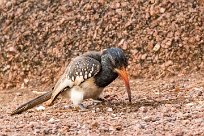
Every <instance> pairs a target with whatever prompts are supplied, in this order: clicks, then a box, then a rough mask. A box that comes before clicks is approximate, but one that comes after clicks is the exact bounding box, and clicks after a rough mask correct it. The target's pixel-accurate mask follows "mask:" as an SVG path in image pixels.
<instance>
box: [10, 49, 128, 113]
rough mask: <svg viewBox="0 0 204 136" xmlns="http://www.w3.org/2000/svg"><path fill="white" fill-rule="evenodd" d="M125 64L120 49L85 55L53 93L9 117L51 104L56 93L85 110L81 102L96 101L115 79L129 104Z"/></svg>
mask: <svg viewBox="0 0 204 136" xmlns="http://www.w3.org/2000/svg"><path fill="white" fill-rule="evenodd" d="M127 65H128V62H127V58H126V56H125V54H124V52H123V50H122V49H120V48H108V49H105V50H103V51H101V52H95V51H90V52H87V53H84V54H83V55H81V56H78V57H76V58H74V59H73V60H72V61H71V62H70V63H69V65H68V67H67V68H66V70H65V72H64V74H63V75H62V76H61V78H60V79H59V80H58V82H57V83H56V85H55V86H54V88H53V89H52V91H50V92H47V93H45V94H43V95H41V96H39V97H37V98H35V99H33V100H31V101H29V102H27V103H25V104H23V105H21V106H20V107H18V108H17V109H16V110H14V111H13V112H12V113H11V115H14V114H19V113H21V112H23V111H26V110H28V109H30V108H32V107H34V106H36V105H38V104H41V103H43V102H45V101H48V102H47V103H48V105H51V104H52V103H53V101H54V100H55V99H56V98H57V96H58V95H59V94H61V95H62V96H65V97H67V98H69V99H70V100H71V101H72V102H73V104H74V105H75V106H79V107H80V108H81V109H84V106H83V105H82V101H83V100H85V99H89V98H92V99H95V100H97V99H98V98H99V95H100V94H101V92H102V91H103V89H104V87H106V86H107V85H109V84H110V83H111V82H113V81H114V80H115V79H116V78H117V77H118V76H120V77H121V78H122V79H123V80H124V82H125V86H126V89H127V93H128V98H129V101H130V102H131V91H130V86H129V80H128V74H127V72H126V67H127Z"/></svg>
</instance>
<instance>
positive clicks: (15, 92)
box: [0, 73, 204, 136]
mask: <svg viewBox="0 0 204 136" xmlns="http://www.w3.org/2000/svg"><path fill="white" fill-rule="evenodd" d="M203 81H204V75H203V74H202V73H194V74H191V75H187V76H177V77H172V78H165V79H159V80H148V79H138V80H131V81H130V83H131V88H132V98H133V99H132V104H130V103H128V99H127V93H126V92H125V88H124V86H123V85H122V84H123V83H122V82H121V81H120V80H116V81H115V82H114V83H112V84H111V85H110V86H109V87H107V88H106V89H105V91H104V94H103V95H104V97H105V98H106V100H107V101H106V102H104V103H101V104H98V105H93V104H92V101H91V100H88V101H85V102H84V103H85V104H86V105H87V106H88V110H87V111H85V112H82V111H77V110H75V109H74V108H73V106H72V104H71V102H69V101H68V100H64V99H58V101H57V102H56V103H55V104H54V105H53V106H51V107H46V108H45V110H44V111H38V110H36V108H33V109H31V110H28V111H27V112H24V113H22V114H20V115H16V116H10V115H9V113H10V112H11V110H13V109H15V108H16V107H17V106H18V105H20V104H22V103H24V102H27V101H28V100H30V99H32V98H34V97H36V96H38V95H39V94H36V91H45V90H43V89H44V88H41V87H38V88H35V89H34V88H27V89H12V90H4V91H0V103H1V107H0V135H19V136H22V135H141V136H144V135H148V136H150V135H157V136H160V135H177V136H182V135H194V136H201V135H204V116H203V115H204V82H203Z"/></svg>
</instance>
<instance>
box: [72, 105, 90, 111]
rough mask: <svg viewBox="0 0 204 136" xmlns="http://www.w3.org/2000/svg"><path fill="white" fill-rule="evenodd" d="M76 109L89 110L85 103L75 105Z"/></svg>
mask: <svg viewBox="0 0 204 136" xmlns="http://www.w3.org/2000/svg"><path fill="white" fill-rule="evenodd" d="M74 109H75V110H77V111H87V107H85V106H84V105H83V104H78V105H77V106H75V107H74Z"/></svg>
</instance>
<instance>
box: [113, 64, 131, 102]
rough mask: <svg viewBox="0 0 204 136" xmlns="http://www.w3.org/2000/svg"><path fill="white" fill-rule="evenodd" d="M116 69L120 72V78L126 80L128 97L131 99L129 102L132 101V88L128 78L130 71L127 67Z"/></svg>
mask: <svg viewBox="0 0 204 136" xmlns="http://www.w3.org/2000/svg"><path fill="white" fill-rule="evenodd" d="M115 71H116V72H117V73H118V75H119V76H120V78H122V79H123V81H124V82H125V86H126V90H127V93H128V99H129V102H131V90H130V84H129V79H128V73H127V71H126V69H125V68H121V69H115Z"/></svg>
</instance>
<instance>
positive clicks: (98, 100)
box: [93, 97, 106, 105]
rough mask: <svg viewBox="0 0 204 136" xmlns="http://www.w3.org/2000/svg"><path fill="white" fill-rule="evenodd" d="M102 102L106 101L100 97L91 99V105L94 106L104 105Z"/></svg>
mask: <svg viewBox="0 0 204 136" xmlns="http://www.w3.org/2000/svg"><path fill="white" fill-rule="evenodd" d="M104 102H106V99H104V98H101V97H99V98H97V99H93V104H94V105H98V104H99V103H104Z"/></svg>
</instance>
